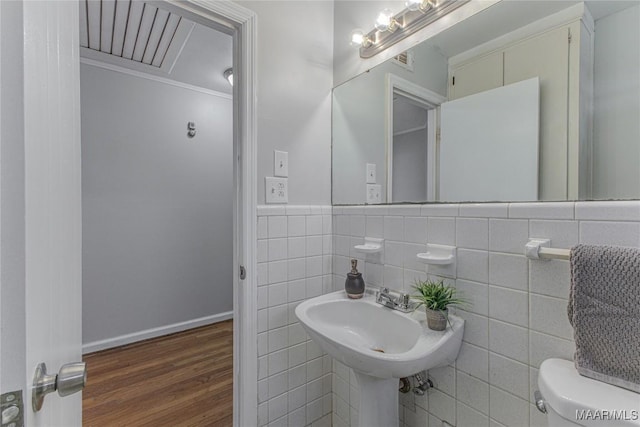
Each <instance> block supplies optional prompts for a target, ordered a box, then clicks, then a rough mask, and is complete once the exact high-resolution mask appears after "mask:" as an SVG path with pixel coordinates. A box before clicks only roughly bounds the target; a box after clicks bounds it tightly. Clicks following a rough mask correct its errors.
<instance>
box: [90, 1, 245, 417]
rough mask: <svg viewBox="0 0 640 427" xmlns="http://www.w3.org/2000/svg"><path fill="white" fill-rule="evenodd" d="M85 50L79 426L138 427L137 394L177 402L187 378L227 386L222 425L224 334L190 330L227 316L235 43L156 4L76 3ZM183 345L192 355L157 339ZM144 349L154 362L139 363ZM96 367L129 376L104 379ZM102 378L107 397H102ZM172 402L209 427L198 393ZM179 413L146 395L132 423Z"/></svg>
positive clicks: (227, 351) (227, 411)
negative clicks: (184, 367)
mask: <svg viewBox="0 0 640 427" xmlns="http://www.w3.org/2000/svg"><path fill="white" fill-rule="evenodd" d="M80 46H81V47H80V55H81V61H80V62H81V63H80V81H81V90H80V94H81V118H82V126H81V127H82V199H83V200H82V206H83V209H82V210H83V214H82V222H83V257H82V258H83V261H82V264H83V269H82V270H83V273H82V275H83V280H82V281H83V285H82V287H83V316H82V318H83V352H84V354H85V355H87V354H89V356H85V361H87V362H88V366H87V369H88V384H87V389H86V391H85V399H84V402H85V405H84V410H85V414H84V418H85V420H86V422H87V423H88V424H87V425H102V424H110V423H111V421H112V420H113V419H112V418H110V419H109V420H110V421H108V420H107V419H104V418H103V417H104V415H101V414H102V413H104V412H107V413H108V412H112V413H113V412H115V413H117V415H118V416H120V417H124V418H125V419H127V420H129V421H130V422H132V423H134V424H135V422H134V421H133V420H135V419H137V418H136V416H138V415H139V414H140V412H141V410H140V408H139V407H138V406H137V405H135V404H132V403H133V402H132V400H136V401H143V400H144V398H143V396H144V394H140V393H143V392H149V391H155V392H158V389H157V388H154V387H155V385H158V384H162V383H164V387H165V388H168V389H171V388H173V389H179V388H180V386H181V384H184V383H185V381H186V380H188V379H189V378H191V376H193V377H195V378H200V383H206V384H205V385H204V386H203V387H204V390H207V388H209V389H211V390H212V392H213V390H214V387H213V386H212V384H210V382H212V381H215V382H216V383H217V384H220V385H224V387H221V388H220V389H219V390H218V389H217V388H215V391H216V393H217V394H216V395H217V396H218V397H217V398H216V399H215V400H216V401H217V402H219V403H220V405H219V406H221V409H220V410H218V411H217V412H215V415H216V416H224V417H225V418H227V417H228V419H227V421H226V423H227V424H230V423H231V407H232V399H231V397H232V395H233V393H232V384H233V381H232V379H233V378H232V377H233V371H232V363H231V360H232V358H231V357H232V356H231V357H230V355H232V347H233V343H232V341H231V340H230V339H229V336H230V331H229V327H227V328H226V330H225V332H226V333H225V334H215V333H203V332H202V331H199V332H200V333H193V332H191V333H189V332H187V331H188V330H192V329H193V328H197V327H200V326H202V325H212V324H217V323H218V322H222V321H225V320H227V319H231V318H232V317H233V286H232V283H233V278H232V276H233V273H234V270H235V269H234V268H233V248H234V238H235V237H234V231H233V199H234V194H235V192H234V189H233V164H234V162H233V97H232V85H231V84H230V81H228V80H227V76H228V75H229V74H230V72H227V70H230V69H231V66H232V61H233V55H232V46H233V36H232V35H229V34H226V33H224V32H221V31H218V30H217V29H215V28H210V27H208V26H205V25H203V24H198V23H195V22H193V21H191V20H189V19H188V18H186V17H184V16H181V15H180V14H179V13H173V12H170V11H167V10H165V9H163V8H162V6H161V5H158V6H156V5H153V4H151V3H146V2H131V1H129V2H127V1H118V2H116V1H102V2H101V3H99V2H91V1H89V2H88V1H81V2H80ZM179 333H180V334H181V335H183V336H184V337H190V339H188V340H187V341H186V342H188V343H190V344H191V345H175V346H169V345H165V346H162V343H166V342H167V341H168V340H169V338H167V339H166V340H165V341H163V340H160V339H159V338H158V337H162V336H167V335H169V334H179ZM149 339H155V340H154V341H153V348H154V349H156V350H157V351H158V354H157V357H154V358H149V357H148V355H149V354H150V352H146V353H145V352H144V351H140V349H141V348H144V345H143V344H142V343H141V341H144V340H149ZM172 339H174V340H175V339H176V336H175V335H174V336H173V337H172ZM212 340H213V341H219V342H215V343H214V342H212ZM133 343H138V345H136V346H133V345H132V344H133ZM150 344H151V343H147V345H150ZM123 346H125V347H123ZM132 347H136V349H137V350H138V351H137V352H132V351H131V348H132ZM162 348H164V349H165V350H163V351H160V349H162ZM194 349H195V350H198V351H203V350H204V349H208V352H209V354H207V353H202V354H200V355H199V356H196V354H195V353H194ZM96 352H98V353H96ZM151 353H152V352H151ZM145 354H146V355H147V356H145ZM102 355H105V356H106V355H109V357H111V358H116V359H121V358H124V359H125V360H127V363H126V365H125V366H122V368H121V370H122V372H119V369H118V368H117V367H118V366H120V365H118V364H116V365H112V368H113V369H110V372H108V373H105V372H104V371H103V369H102V368H101V365H103V364H101V362H100V360H101V359H100V357H101V356H102ZM207 357H209V358H210V360H207V362H208V363H202V362H201V363H199V364H198V365H197V366H199V367H200V370H199V371H197V372H192V373H191V376H190V375H188V373H187V372H184V371H180V370H179V369H178V366H174V368H175V369H174V372H172V371H171V367H172V366H171V364H170V363H169V361H171V360H179V359H185V360H187V359H190V358H193V359H194V360H201V359H204V360H206V359H207ZM142 359H144V360H142ZM216 359H217V362H214V360H216ZM163 361H164V362H163ZM91 362H93V363H95V364H96V365H97V366H95V367H94V366H92V364H91ZM140 363H142V365H141V367H140V369H141V370H135V369H134V367H135V366H137V365H139V364H140ZM216 363H217V364H219V365H220V369H217V367H216ZM151 366H154V367H155V369H151ZM223 368H224V369H223ZM141 374H144V375H143V377H142V378H140V376H141ZM105 375H106V376H108V377H109V378H110V383H111V386H110V387H104V386H100V385H99V384H104V380H105V379H104V377H105ZM136 377H137V378H138V379H136ZM145 377H146V378H145ZM147 378H148V379H147ZM116 384H119V386H116ZM225 393H226V398H222V397H221V396H223V395H224V394H225ZM152 394H153V393H152ZM121 396H138V397H136V398H135V399H122V397H121ZM180 397H181V398H182V399H186V400H187V401H188V402H189V403H190V405H191V407H192V408H193V410H194V411H197V412H200V413H201V414H198V416H197V417H196V419H200V420H201V421H202V422H204V423H208V422H209V421H212V420H210V419H206V418H204V419H203V418H202V417H206V414H207V413H209V414H213V413H212V412H210V411H207V410H206V408H207V403H209V402H207V393H203V390H202V389H200V388H199V387H196V386H192V387H188V388H185V389H184V390H183V393H182V395H181V396H180ZM176 400H177V398H176V397H175V396H173V394H171V393H170V394H169V396H166V395H164V393H162V394H161V395H158V396H155V398H154V399H152V400H150V401H148V402H147V403H146V404H145V406H146V407H147V412H146V414H142V415H141V416H144V417H145V418H144V419H146V420H148V421H149V422H152V423H157V422H158V420H157V419H154V418H153V417H154V415H155V416H160V415H159V414H163V415H162V417H163V418H164V417H166V416H167V413H170V412H171V411H175V408H174V409H171V408H172V407H173V403H175V401H176ZM198 401H202V403H201V404H200V405H198V404H197V402H198ZM105 408H109V410H108V411H107V410H105ZM156 414H157V415H156ZM184 415H185V414H183V416H184ZM161 419H162V418H161Z"/></svg>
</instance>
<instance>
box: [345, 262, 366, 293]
mask: <svg viewBox="0 0 640 427" xmlns="http://www.w3.org/2000/svg"><path fill="white" fill-rule="evenodd" d="M357 266H358V260H357V259H352V260H351V272H350V273H347V280H346V281H345V282H344V290H345V291H347V296H348V297H349V298H352V299H358V298H362V296H363V295H364V279H363V278H362V273H360V272H358V269H357Z"/></svg>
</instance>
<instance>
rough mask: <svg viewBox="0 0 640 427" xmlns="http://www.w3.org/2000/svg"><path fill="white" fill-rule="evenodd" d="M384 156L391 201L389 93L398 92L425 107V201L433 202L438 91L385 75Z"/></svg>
mask: <svg viewBox="0 0 640 427" xmlns="http://www.w3.org/2000/svg"><path fill="white" fill-rule="evenodd" d="M385 86H386V87H385V89H386V101H385V110H386V114H385V115H386V120H385V122H386V138H385V139H386V144H385V145H386V158H387V164H386V169H387V200H386V202H387V203H393V136H394V134H393V94H394V93H396V92H397V93H400V94H401V95H402V96H404V97H406V98H409V99H411V100H412V101H415V102H416V103H418V104H419V105H421V106H423V107H424V108H426V109H428V110H429V112H428V115H427V128H428V129H429V130H428V132H427V163H428V164H427V174H428V176H429V178H430V180H429V181H430V182H429V184H428V186H427V201H434V200H435V198H436V191H435V189H436V181H435V177H436V166H437V162H436V154H437V152H436V130H437V126H438V123H437V120H436V118H437V117H436V114H435V110H436V109H437V108H438V107H439V106H440V104H442V103H443V102H445V101H446V100H447V98H446V97H444V96H442V95H440V94H439V93H436V92H433V91H431V90H429V89H425V88H423V87H422V86H419V85H417V84H415V83H413V82H411V81H409V80H405V79H403V78H402V77H398V76H397V75H395V74H392V73H387V75H386V85H385Z"/></svg>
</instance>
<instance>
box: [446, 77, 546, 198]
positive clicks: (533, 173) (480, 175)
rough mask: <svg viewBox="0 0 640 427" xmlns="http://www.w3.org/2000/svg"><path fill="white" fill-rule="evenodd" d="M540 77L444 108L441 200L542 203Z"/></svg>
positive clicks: (453, 103) (473, 96)
mask: <svg viewBox="0 0 640 427" xmlns="http://www.w3.org/2000/svg"><path fill="white" fill-rule="evenodd" d="M539 85H540V84H539V81H538V79H537V78H534V79H529V80H525V81H522V82H519V83H514V84H511V85H508V86H503V87H499V88H497V89H491V90H488V91H486V92H481V93H477V94H475V95H470V96H467V97H464V98H460V99H456V100H454V101H449V102H445V103H443V104H442V105H441V108H442V109H441V118H440V132H441V141H440V200H441V201H447V202H464V201H495V200H525V201H526V200H537V199H538V133H539V131H538V129H539V128H538V114H539V105H540V104H539Z"/></svg>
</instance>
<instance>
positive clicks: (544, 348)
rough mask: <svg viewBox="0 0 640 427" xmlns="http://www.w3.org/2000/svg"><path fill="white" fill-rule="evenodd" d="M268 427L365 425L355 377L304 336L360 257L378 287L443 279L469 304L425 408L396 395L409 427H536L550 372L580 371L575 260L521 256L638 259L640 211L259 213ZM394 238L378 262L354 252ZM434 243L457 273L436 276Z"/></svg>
mask: <svg viewBox="0 0 640 427" xmlns="http://www.w3.org/2000/svg"><path fill="white" fill-rule="evenodd" d="M257 221H258V309H259V310H258V332H259V334H258V348H259V350H258V351H259V355H258V401H259V406H258V418H259V419H258V424H259V425H260V426H265V425H266V426H291V427H294V426H295V427H298V426H300V427H302V426H308V425H312V426H313V427H316V426H318V427H319V426H325V427H328V426H330V425H333V426H334V427H344V426H356V425H357V420H358V413H357V406H358V386H357V383H356V380H355V377H354V375H353V373H352V372H351V371H350V369H349V368H348V367H346V366H344V365H342V364H341V363H339V362H335V361H332V360H331V358H330V357H329V356H327V355H326V354H324V353H323V352H322V350H321V349H320V348H319V347H318V346H317V345H316V344H315V343H313V342H312V341H310V340H309V338H308V336H307V335H306V334H305V332H304V331H303V330H302V327H301V326H300V324H299V323H298V321H297V319H296V318H295V315H294V312H293V310H294V308H295V306H296V305H297V304H298V303H300V302H301V301H303V300H305V299H307V298H312V297H315V296H318V295H321V294H323V293H327V292H330V291H333V290H339V289H342V288H343V285H344V279H345V275H346V273H347V272H348V271H349V269H350V264H349V260H350V258H356V259H359V269H360V271H362V273H363V276H364V278H365V281H366V283H367V285H368V286H370V287H378V286H382V285H384V286H387V287H390V288H393V289H402V290H404V291H410V290H411V285H412V284H413V282H414V281H415V280H416V279H424V278H427V277H433V278H442V279H444V280H445V281H446V282H447V283H450V284H453V285H455V286H456V287H457V288H458V289H459V290H460V293H461V294H462V295H464V296H465V297H466V298H467V299H468V300H470V302H471V305H469V306H468V307H466V309H465V310H457V313H458V315H460V316H462V317H464V318H465V319H466V321H467V322H466V326H465V336H464V342H463V345H462V348H461V351H460V354H459V356H458V359H457V361H456V362H455V364H453V365H452V366H448V367H444V368H440V369H434V370H431V371H430V372H429V376H430V378H431V379H432V381H433V383H434V386H435V387H434V389H431V390H430V391H429V392H428V393H427V394H426V395H425V396H423V397H418V396H415V395H414V394H413V393H410V394H401V395H400V402H401V407H400V419H401V420H400V425H401V426H406V427H414V426H416V427H427V426H432V427H433V426H438V427H439V426H442V425H443V423H442V421H446V422H447V423H449V424H451V425H453V426H457V427H464V426H474V427H477V426H514V427H516V426H518V427H519V426H538V425H546V420H545V418H544V417H543V416H542V414H541V413H539V412H538V411H537V409H536V408H535V406H534V405H533V391H534V390H535V389H536V378H537V374H538V367H539V365H540V363H541V362H542V361H543V360H544V359H546V358H549V357H560V358H565V359H571V358H572V356H573V351H574V343H573V339H572V329H571V327H570V325H569V322H568V319H567V314H566V313H567V310H566V308H567V298H568V294H569V281H570V273H569V263H568V261H556V260H553V261H532V260H528V259H527V258H525V257H524V255H523V251H524V245H525V243H526V242H527V239H528V238H529V237H536V238H548V239H551V245H552V246H553V247H556V248H570V247H571V246H573V245H575V244H576V243H594V244H613V245H620V246H632V247H640V202H636V201H633V202H575V203H574V202H557V203H551V202H550V203H491V204H437V205H395V206H353V207H338V206H335V207H333V208H332V207H331V206H259V207H258V218H257ZM365 236H367V237H378V238H384V239H385V247H384V253H383V256H382V257H379V256H378V257H376V256H372V255H367V258H364V257H363V256H362V254H358V253H355V252H354V251H353V246H355V245H357V244H361V243H362V242H363V238H364V237H365ZM427 243H435V244H444V245H452V246H456V247H457V263H456V267H455V269H453V268H451V269H447V268H442V267H437V268H434V267H433V266H430V267H429V268H427V267H426V266H425V264H422V263H420V262H418V261H417V259H416V257H415V255H416V254H417V253H419V252H424V251H425V250H426V244H427Z"/></svg>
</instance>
